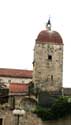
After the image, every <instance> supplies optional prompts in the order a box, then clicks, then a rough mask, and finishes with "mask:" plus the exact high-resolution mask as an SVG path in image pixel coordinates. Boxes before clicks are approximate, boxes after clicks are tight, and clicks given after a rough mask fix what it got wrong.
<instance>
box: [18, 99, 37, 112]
mask: <svg viewBox="0 0 71 125" xmlns="http://www.w3.org/2000/svg"><path fill="white" fill-rule="evenodd" d="M36 104H37V101H36V100H35V99H33V98H30V97H25V98H23V99H21V101H20V107H21V108H22V109H24V110H26V111H31V110H34V109H35V107H36Z"/></svg>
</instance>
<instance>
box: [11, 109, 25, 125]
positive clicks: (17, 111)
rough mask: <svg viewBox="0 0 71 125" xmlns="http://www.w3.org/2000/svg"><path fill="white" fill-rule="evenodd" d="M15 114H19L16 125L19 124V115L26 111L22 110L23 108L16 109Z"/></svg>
mask: <svg viewBox="0 0 71 125" xmlns="http://www.w3.org/2000/svg"><path fill="white" fill-rule="evenodd" d="M13 115H14V116H17V124H16V125H19V117H20V116H23V115H25V111H24V110H21V109H14V110H13Z"/></svg>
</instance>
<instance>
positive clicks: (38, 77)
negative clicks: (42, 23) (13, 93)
mask: <svg viewBox="0 0 71 125" xmlns="http://www.w3.org/2000/svg"><path fill="white" fill-rule="evenodd" d="M62 77H63V41H62V38H61V36H60V34H59V33H58V32H56V31H52V30H51V22H50V19H49V20H48V23H47V24H46V30H43V31H41V32H40V33H39V34H38V36H37V39H36V42H35V47H34V61H33V82H34V85H35V87H37V86H38V87H39V88H41V89H42V90H47V91H59V90H61V88H62Z"/></svg>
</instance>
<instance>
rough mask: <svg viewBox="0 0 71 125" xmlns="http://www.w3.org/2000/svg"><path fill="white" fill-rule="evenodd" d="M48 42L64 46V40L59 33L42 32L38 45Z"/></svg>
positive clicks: (38, 37)
mask: <svg viewBox="0 0 71 125" xmlns="http://www.w3.org/2000/svg"><path fill="white" fill-rule="evenodd" d="M48 42H50V43H55V44H63V40H62V38H61V36H60V34H59V33H58V32H56V31H49V30H43V31H41V32H40V33H39V34H38V36H37V39H36V43H48Z"/></svg>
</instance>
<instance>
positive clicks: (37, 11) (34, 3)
mask: <svg viewBox="0 0 71 125" xmlns="http://www.w3.org/2000/svg"><path fill="white" fill-rule="evenodd" d="M70 12H71V1H70V0H0V68H16V69H29V70H30V69H33V66H32V62H33V52H34V51H33V50H34V45H35V39H36V38H37V35H38V33H39V32H40V31H41V30H44V29H45V25H46V23H47V21H48V19H49V17H50V19H51V24H52V30H56V31H58V32H59V33H60V35H61V36H62V38H63V42H64V59H63V86H64V87H71V56H70V55H71V14H70Z"/></svg>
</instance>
